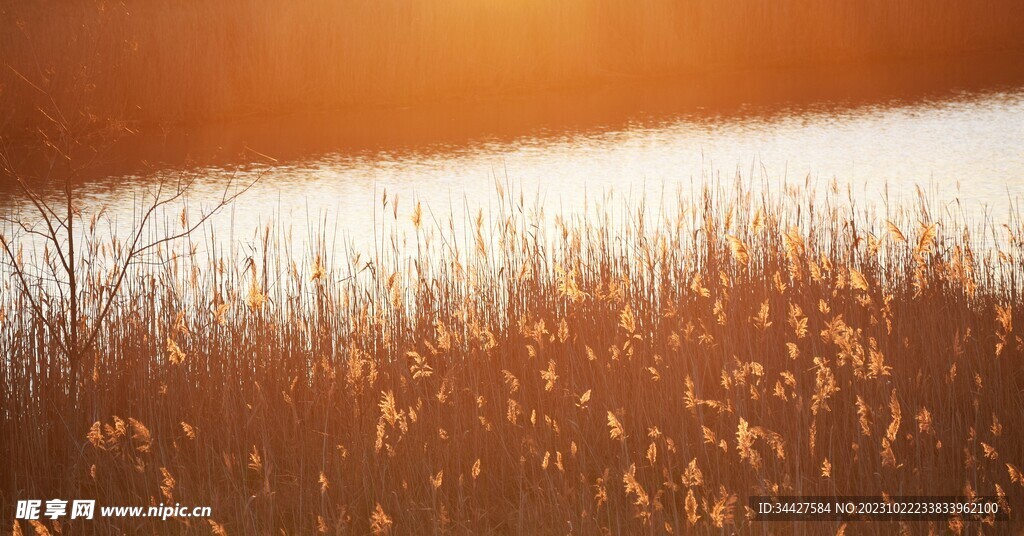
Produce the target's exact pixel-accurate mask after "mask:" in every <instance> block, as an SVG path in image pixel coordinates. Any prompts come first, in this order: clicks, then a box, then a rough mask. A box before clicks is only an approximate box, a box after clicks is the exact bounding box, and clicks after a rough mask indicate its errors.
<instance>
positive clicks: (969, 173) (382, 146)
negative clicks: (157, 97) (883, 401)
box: [5, 60, 1024, 246]
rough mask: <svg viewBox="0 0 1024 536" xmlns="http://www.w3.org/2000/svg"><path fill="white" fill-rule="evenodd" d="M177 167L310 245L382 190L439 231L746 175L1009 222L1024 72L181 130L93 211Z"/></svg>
mask: <svg viewBox="0 0 1024 536" xmlns="http://www.w3.org/2000/svg"><path fill="white" fill-rule="evenodd" d="M181 173H187V174H189V175H194V176H197V177H199V181H198V186H197V188H196V191H195V192H193V193H192V195H191V197H190V201H189V202H190V203H191V204H193V205H200V204H204V203H206V204H208V203H210V202H212V200H213V199H215V198H216V196H217V195H218V194H219V192H220V191H221V189H222V187H223V185H224V184H225V182H226V181H227V180H228V179H229V178H230V177H235V178H236V179H238V180H242V181H244V180H246V179H248V178H251V177H253V176H254V174H256V173H259V174H260V175H261V177H262V178H261V180H260V182H259V183H258V184H257V185H256V186H255V187H254V188H253V189H252V190H251V191H249V192H247V193H246V194H245V195H244V197H242V198H241V199H240V200H239V201H238V202H237V204H236V205H235V207H234V210H233V211H231V214H230V218H232V219H233V223H232V226H233V228H234V229H237V230H238V233H239V235H240V236H241V235H244V236H251V230H253V229H255V228H256V227H257V226H259V225H261V224H267V223H271V222H277V223H281V222H283V223H285V224H288V225H294V226H295V227H296V231H298V234H299V235H304V234H305V231H306V227H307V222H310V221H314V222H325V221H326V222H327V226H328V227H329V228H330V229H333V230H336V231H337V233H338V234H339V235H340V237H341V238H342V239H344V240H349V241H351V242H353V243H355V244H356V245H357V246H364V245H367V244H368V243H369V242H368V241H369V240H370V237H372V236H373V234H374V230H375V227H376V226H377V223H376V222H379V221H380V219H381V218H382V216H381V209H380V199H381V196H382V194H383V192H384V191H385V190H386V191H387V192H388V193H389V195H390V196H391V198H392V199H394V197H395V196H396V195H397V197H398V199H399V211H400V212H401V213H402V216H401V217H402V218H405V219H407V215H408V214H409V213H410V212H411V210H412V205H413V202H414V200H419V201H421V202H422V203H423V205H424V207H425V213H426V214H428V217H436V218H438V219H440V220H445V219H447V216H448V215H449V214H451V213H452V212H454V213H455V214H457V215H458V214H462V213H463V209H464V208H466V207H468V208H469V211H470V212H471V213H475V212H476V209H477V208H483V209H484V210H487V209H488V208H489V207H493V206H494V203H495V199H496V187H495V184H496V181H497V182H503V183H505V184H506V185H512V186H513V187H515V188H517V189H518V188H522V190H523V191H524V192H526V196H527V197H528V198H529V199H532V200H535V201H536V202H538V203H541V204H542V205H543V207H544V208H545V209H546V211H547V212H548V213H557V212H563V213H571V212H574V211H578V210H580V209H581V207H583V204H584V202H585V201H587V200H589V201H590V202H591V203H593V201H594V200H596V199H601V198H603V197H604V195H605V194H607V193H608V192H612V191H614V192H617V194H618V196H619V197H621V198H625V199H630V200H632V201H633V202H636V201H638V200H639V199H646V200H649V201H650V200H653V201H655V202H656V201H657V200H659V199H660V198H662V196H663V195H665V192H667V193H668V195H671V196H672V197H674V196H675V195H676V192H677V191H682V192H684V195H685V193H686V192H690V191H698V190H699V187H700V185H701V183H702V182H705V181H708V180H711V179H712V178H714V177H721V178H724V179H726V180H732V178H733V177H735V176H736V174H737V173H739V174H740V175H741V176H742V177H743V178H744V180H749V181H752V182H754V183H757V184H758V185H762V186H764V185H767V186H769V187H772V186H776V185H781V184H783V183H803V182H804V180H805V179H806V178H809V179H810V181H811V182H812V183H816V184H818V185H820V187H821V189H824V188H825V186H827V185H828V184H829V183H831V181H832V180H833V179H835V180H836V181H838V182H839V183H840V184H849V185H850V186H851V188H852V191H853V192H854V195H855V197H857V198H858V199H862V200H863V201H864V202H866V203H876V204H878V203H881V202H882V201H883V194H884V192H886V190H887V191H888V194H889V196H890V198H891V199H893V200H896V201H898V200H912V199H913V198H914V196H915V187H916V186H922V187H924V188H925V189H926V190H928V191H930V192H935V193H936V195H937V197H938V198H940V199H947V200H950V199H953V198H959V199H960V200H961V201H962V206H963V207H965V210H966V211H967V213H968V215H969V216H971V217H973V218H975V219H981V218H982V217H984V214H985V211H988V213H989V214H991V215H992V216H994V217H995V218H996V219H1005V218H1006V214H1007V213H1008V211H1009V210H1010V209H1011V206H1012V204H1013V203H1015V202H1017V201H1019V200H1020V198H1021V196H1022V195H1024V69H1022V68H1021V65H1020V62H1009V63H1007V62H985V61H976V60H970V61H964V62H958V63H948V62H944V63H920V62H919V63H915V64H912V65H888V66H883V67H870V68H869V67H861V68H849V67H847V68H835V69H831V70H824V71H823V70H815V71H798V70H788V71H787V70H780V71H773V72H768V73H763V72H761V73H731V74H723V75H714V76H705V77H700V78H698V79H694V80H675V81H665V82H659V83H645V84H639V83H635V82H623V83H621V84H612V85H609V86H606V87H604V88H602V89H597V90H593V89H591V90H575V91H560V92H551V93H546V94H541V95H532V96H527V97H502V96H493V97H488V98H482V99H479V100H477V101H473V102H455V103H437V104H434V105H430V106H425V107H418V108H410V109H403V110H368V111H367V110H364V111H360V112H340V113H323V114H307V115H295V116H289V117H283V118H275V119H242V120H236V121H232V122H226V123H223V124H218V125H207V126H204V127H201V128H177V129H171V130H166V131H163V132H161V133H160V134H159V135H154V134H149V135H139V136H136V137H133V138H131V139H129V140H127V141H125V142H122V143H120V144H119V145H118V146H117V147H115V148H113V149H112V150H111V152H110V153H109V156H108V157H106V159H105V160H104V161H102V162H101V164H100V166H99V167H98V168H97V171H96V172H94V174H93V176H92V177H91V178H90V179H89V180H88V181H86V182H85V183H84V184H83V185H82V186H81V187H80V192H81V193H82V195H83V199H84V201H83V205H84V208H86V209H87V210H90V209H91V210H96V209H98V208H99V207H105V208H106V209H107V210H108V211H109V212H108V214H111V215H113V217H115V218H116V219H117V220H118V221H123V222H126V221H130V213H131V210H132V208H133V202H134V198H135V196H136V195H137V194H138V192H139V191H141V189H144V188H146V187H147V185H151V184H152V183H153V182H154V181H155V180H157V179H158V178H159V177H168V176H170V177H173V176H176V175H179V174H181ZM8 192H9V191H8ZM6 198H7V199H8V200H7V201H5V204H6V205H11V201H10V199H13V196H11V195H7V196H6ZM374 207H376V212H375V208H374ZM426 209H429V212H428V211H427V210H426ZM389 211H390V207H389ZM457 217H461V216H457ZM221 221H224V220H223V219H222V220H221ZM218 232H220V234H221V235H224V234H225V233H224V232H223V231H218Z"/></svg>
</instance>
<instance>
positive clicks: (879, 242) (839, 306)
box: [0, 187, 1024, 534]
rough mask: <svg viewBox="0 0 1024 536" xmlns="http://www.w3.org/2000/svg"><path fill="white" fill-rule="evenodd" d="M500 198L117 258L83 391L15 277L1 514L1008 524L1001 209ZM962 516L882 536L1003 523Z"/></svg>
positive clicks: (593, 524) (1012, 492) (810, 199)
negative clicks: (32, 501) (946, 506)
mask: <svg viewBox="0 0 1024 536" xmlns="http://www.w3.org/2000/svg"><path fill="white" fill-rule="evenodd" d="M500 198H501V199H502V202H501V203H500V204H499V205H497V206H496V208H494V209H493V211H492V212H490V213H484V212H478V213H476V214H473V215H472V217H471V218H470V219H469V220H468V221H466V222H465V224H466V225H464V226H463V225H457V224H456V222H453V221H444V222H437V221H435V220H434V219H433V218H432V216H431V215H430V214H431V213H430V211H429V210H428V208H429V207H422V206H420V205H419V204H415V205H412V206H399V205H397V204H396V202H395V200H394V199H388V198H387V196H386V194H385V197H384V199H382V200H381V203H382V204H381V206H380V208H381V211H380V212H381V213H384V214H386V217H384V218H383V221H381V222H380V223H381V225H382V228H384V229H385V231H384V233H383V235H382V236H381V237H380V242H379V245H378V246H377V247H376V248H375V249H376V251H374V252H366V253H365V254H362V255H360V254H358V253H357V252H354V251H346V250H345V249H344V248H342V250H341V251H337V248H335V247H333V245H332V242H331V240H330V237H329V235H328V234H327V233H324V232H316V230H315V229H316V228H315V226H313V225H311V229H313V231H312V232H311V233H310V234H309V237H307V238H306V239H305V240H304V241H305V242H306V243H307V246H305V247H303V246H299V245H297V244H301V243H302V242H303V240H298V239H297V237H294V236H291V235H289V234H288V233H287V229H285V228H284V227H283V226H275V227H270V226H268V227H266V228H264V229H260V230H258V231H257V232H256V234H255V237H257V243H258V244H259V245H258V247H257V249H256V252H255V253H254V254H253V255H252V256H242V255H239V256H231V254H230V253H224V252H222V251H220V250H219V249H217V248H213V247H210V246H209V244H216V243H217V240H215V239H214V238H209V239H207V240H205V241H204V240H199V239H198V238H197V239H196V242H197V244H190V243H181V244H177V245H174V246H173V247H170V248H168V249H166V250H164V251H162V252H161V253H160V255H161V257H162V261H161V262H159V263H157V264H146V265H143V266H139V267H137V268H136V271H135V272H134V273H133V274H132V277H131V280H130V283H129V285H128V286H127V287H126V290H125V292H126V294H125V296H124V299H123V300H121V301H118V302H117V305H116V307H115V310H114V312H113V314H112V315H111V316H110V317H109V319H108V321H107V323H106V325H105V327H104V330H103V335H102V339H101V340H100V341H99V343H98V345H97V347H96V350H95V351H94V352H92V353H91V354H90V355H88V356H86V365H85V368H86V374H83V375H80V376H79V377H80V378H81V385H80V386H79V388H78V389H70V388H69V385H68V383H67V382H68V378H69V374H68V371H67V368H66V366H65V364H64V363H63V361H62V359H61V358H60V352H59V351H58V348H57V346H56V344H55V342H54V338H53V335H52V334H51V333H49V332H48V331H47V330H46V327H45V324H44V323H43V322H41V321H39V320H38V319H34V317H33V315H32V314H31V311H30V309H28V308H27V306H26V303H25V299H24V296H23V295H22V293H20V292H18V291H16V287H14V286H12V285H13V283H12V282H11V281H10V280H6V281H5V283H4V284H3V287H2V291H0V318H2V321H0V355H2V356H3V359H0V393H2V397H0V400H2V405H0V442H2V445H0V446H2V449H0V450H2V451H3V452H4V462H3V463H4V464H6V466H5V469H4V471H3V472H2V475H0V499H2V501H0V511H3V512H4V513H5V514H4V516H5V518H6V519H10V517H7V516H8V514H7V512H11V511H12V508H13V501H15V500H16V499H24V498H42V499H47V498H65V499H68V498H91V499H95V500H97V503H98V504H100V505H150V504H160V503H164V504H174V503H180V504H187V505H209V506H211V507H212V508H213V517H212V518H211V519H210V520H203V519H192V520H182V519H178V520H172V521H158V520H148V519H104V520H99V521H91V522H80V521H74V522H70V523H69V522H68V521H67V520H65V521H64V525H63V526H62V528H63V530H65V531H71V532H72V533H89V532H102V533H106V532H128V533H141V532H154V531H155V532H160V533H165V532H168V531H171V532H180V533H209V532H211V531H212V532H214V533H227V534H271V533H274V534H277V533H281V532H284V533H288V534H293V533H294V534H313V533H339V534H347V533H359V534H364V533H369V532H372V533H378V534H382V533H389V532H390V533H395V534H412V533H416V534H423V533H449V532H450V533H523V534H536V533H553V532H560V533H561V532H564V533H571V534H598V533H613V534H622V533H633V534H642V533H652V534H653V533H665V532H671V533H686V532H689V531H691V530H700V531H706V532H719V531H725V532H730V531H732V530H738V531H741V532H747V531H760V530H762V528H763V527H759V526H758V525H757V524H756V523H753V522H751V521H750V520H749V519H748V517H747V514H748V512H747V511H746V509H745V505H746V500H747V497H748V496H750V495H755V494H769V495H771V494H803V495H813V494H820V495H833V494H841V495H857V494H862V495H878V494H881V493H888V494H893V495H897V494H899V495H915V494H917V495H943V494H944V495H973V494H977V495H992V496H999V497H1001V501H1003V503H1004V506H1006V507H1008V508H1012V509H1013V511H1012V513H1011V516H1012V519H1016V518H1017V517H1018V516H1019V515H1020V512H1024V510H1022V508H1024V504H1021V497H1024V493H1022V489H1021V488H1022V487H1024V480H1022V473H1021V467H1024V446H1022V443H1021V442H1020V441H1019V438H1020V432H1019V430H1021V429H1022V427H1024V368H1022V367H1021V358H1022V357H1024V344H1022V340H1021V337H1020V335H1019V330H1017V329H1016V327H1015V325H1014V321H1015V319H1016V318H1019V317H1020V315H1021V313H1022V310H1021V309H1022V308H1021V300H1020V289H1019V286H1018V285H1019V278H1020V276H1021V267H1022V264H1021V258H1022V257H1021V256H1022V254H1024V251H1022V243H1021V240H1020V237H1021V236H1024V234H1022V229H1021V225H1020V220H1019V219H1017V218H1015V217H1012V216H1011V217H1009V218H1008V219H1007V220H1006V221H1005V223H1006V225H1005V226H1000V225H998V224H999V223H1001V222H998V221H997V222H995V223H991V222H990V224H989V225H988V226H987V227H979V226H974V227H972V226H969V225H967V224H966V223H964V222H962V221H960V220H959V218H957V217H956V214H957V211H956V205H955V204H954V205H941V204H938V203H935V202H934V201H931V202H929V201H924V200H922V201H921V202H920V203H918V204H904V205H902V206H891V207H886V208H885V209H883V210H881V211H876V210H868V209H864V208H857V207H855V206H854V205H853V204H852V203H849V202H845V201H843V197H842V195H840V194H839V192H838V190H832V191H830V192H829V193H826V194H825V195H824V197H822V195H820V194H818V195H816V194H813V193H810V192H809V191H808V190H807V189H805V188H788V189H787V190H786V191H785V192H780V193H778V194H769V193H765V194H759V195H755V194H753V193H752V192H750V191H749V190H746V189H744V188H742V187H736V188H731V187H729V188H725V187H713V188H710V187H709V188H707V189H705V190H704V191H703V192H702V193H699V194H698V195H697V196H696V197H692V198H691V197H686V196H680V198H679V202H678V204H677V205H676V204H674V203H666V205H665V207H661V208H657V209H655V208H652V207H645V206H642V205H641V206H625V205H619V204H617V203H612V202H608V203H606V204H604V205H603V206H602V207H600V208H597V209H594V208H593V207H591V209H590V210H589V211H588V212H587V213H586V214H582V213H581V214H576V215H566V216H565V218H564V219H563V218H562V217H555V218H553V219H552V218H551V217H549V216H547V215H545V214H544V213H543V211H542V210H541V208H542V207H535V206H530V205H529V204H528V203H524V202H523V200H522V197H521V196H516V195H514V194H513V193H511V192H510V191H505V190H502V191H501V192H500ZM669 206H671V207H672V208H671V209H669V208H666V207H669ZM552 221H554V223H552ZM203 243H205V244H207V245H206V246H205V247H197V246H202V245H203ZM93 244H95V248H94V250H93V257H91V258H93V259H94V260H96V261H97V262H95V263H90V264H89V266H90V267H95V268H94V269H95V273H90V274H89V277H88V278H84V279H83V280H88V281H90V282H91V283H90V287H89V288H87V289H85V290H83V291H82V292H83V296H96V295H101V293H97V292H98V289H100V287H102V285H103V284H104V283H103V282H104V280H103V277H104V274H103V270H102V265H103V263H102V258H103V255H104V251H105V248H104V247H103V245H102V244H103V240H102V239H97V240H96V241H95V242H93ZM25 259H26V260H25V266H27V267H28V266H31V262H30V260H31V255H28V254H26V257H25ZM46 288H47V287H46V286H45V285H41V286H39V287H38V288H37V290H36V292H39V293H40V296H41V297H46V298H47V299H49V300H54V299H56V298H55V297H54V296H52V295H46V292H48V291H47V290H46ZM48 303H53V302H52V301H50V302H48ZM54 310H57V308H55V309H54ZM82 311H83V313H82V314H83V315H86V316H88V315H95V314H96V311H95V310H94V308H92V307H90V305H89V303H88V300H86V302H85V304H84V305H83V307H82ZM70 393H76V395H75V398H74V399H71V398H70V395H69V394H70ZM8 523H9V522H8ZM975 524H977V525H979V526H978V527H974V526H972V525H971V524H969V523H961V522H958V521H951V522H949V523H946V522H941V523H940V522H928V523H921V524H913V526H904V527H902V529H905V530H912V531H918V530H924V528H927V530H929V531H931V532H935V533H942V532H945V531H952V532H961V531H963V530H969V531H971V532H972V533H973V532H974V531H975V530H981V531H982V532H984V533H1001V532H1002V531H1003V530H1005V529H1007V527H1008V526H1007V525H1004V524H996V525H991V526H990V525H987V524H978V523H975ZM45 526H46V527H48V528H49V530H51V531H56V530H57V527H56V526H54V525H53V524H51V523H50V522H48V521H47V522H45ZM8 527H10V525H9V524H8ZM787 527H788V528H787ZM15 528H16V529H19V530H24V531H26V533H27V532H28V531H30V530H32V528H31V527H29V526H28V525H21V526H18V525H17V523H15ZM856 528H857V531H858V533H879V534H890V533H893V531H895V530H897V529H901V527H898V526H896V525H894V524H878V523H875V524H858V526H857V527H856ZM776 529H778V530H780V531H782V532H786V531H793V532H800V533H808V532H810V533H827V534H833V533H835V532H836V531H840V530H844V528H843V527H842V524H840V523H821V524H817V525H801V526H799V527H795V526H787V525H782V526H775V528H774V529H773V530H776ZM851 530H852V528H851ZM219 531H220V532H219ZM65 533H67V532H65Z"/></svg>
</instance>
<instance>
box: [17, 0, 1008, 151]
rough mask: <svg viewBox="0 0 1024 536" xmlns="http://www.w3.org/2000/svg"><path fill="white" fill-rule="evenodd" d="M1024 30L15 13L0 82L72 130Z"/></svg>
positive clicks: (624, 14) (774, 13)
mask: <svg viewBox="0 0 1024 536" xmlns="http://www.w3.org/2000/svg"><path fill="white" fill-rule="evenodd" d="M1022 26H1024V10H1021V9H1020V7H1019V5H1018V4H1017V3H1016V2H1014V1H1013V0H980V1H968V0H900V1H898V2H894V1H889V0H867V1H860V2H820V1H814V0H787V1H785V2H781V3H780V2H765V1H763V0H730V1H724V2H723V1H712V0H697V1H688V2H675V1H669V0H642V1H622V0H603V1H596V0H569V1H561V2H550V1H546V0H515V1H513V0H493V1H490V0H488V1H477V0H414V1H403V0H375V1H364V0H346V1H335V0H306V1H303V2H289V1H284V0H255V1H252V0H246V1H241V0H224V1H219V2H197V1H191V2H167V1H129V2H107V1H100V0H75V1H73V2H63V3H61V4H60V5H59V6H57V5H55V4H53V3H52V2H46V1H38V0H37V1H24V2H7V3H5V4H4V5H3V6H0V63H3V64H7V65H9V66H10V67H12V68H13V70H12V69H9V68H8V67H7V66H4V68H3V69H2V71H0V84H3V92H2V94H0V98H3V99H5V106H4V108H5V110H7V111H9V112H10V113H5V114H4V116H5V119H4V120H0V130H6V131H19V130H22V129H24V128H25V127H33V126H35V125H36V124H38V122H39V121H41V119H40V117H39V116H38V114H37V113H36V111H35V108H37V107H39V106H43V107H45V108H46V109H47V110H48V111H50V113H52V111H51V103H50V102H49V97H54V99H55V100H56V101H57V103H58V104H59V105H60V107H61V108H62V109H64V110H66V111H67V113H68V115H69V117H68V119H74V120H80V121H88V120H89V118H90V117H102V118H111V117H113V118H123V119H128V120H143V121H147V122H156V123H166V122H180V121H186V122H187V121H191V122H197V121H206V120H210V119H214V118H218V117H225V116H235V115H240V114H252V113H256V114H259V113H267V112H284V111H290V110H298V109H318V108H324V107H344V106H362V107H365V106H374V105H403V104H408V103H412V102H418V101H422V100H430V99H447V98H454V97H464V96H478V95H481V94H488V93H502V92H509V91H522V90H531V89H540V88H546V87H551V86H581V85H588V84H593V83H595V82H598V81H607V80H609V79H616V78H621V77H651V76H672V75H684V74H689V73H694V72H700V71H706V70H715V69H723V68H737V67H752V66H753V67H764V66H778V65H808V64H812V65H813V64H823V63H830V64H835V63H849V62H864V61H873V60H879V59H892V58H910V57H921V56H936V55H938V56H942V55H950V54H960V53H968V52H984V53H995V52H998V51H1007V52H1013V51H1019V50H1020V47H1021V44H1022V43H1021V39H1020V32H1019V31H1018V30H1019V28H1020V27H1022ZM15 71H17V73H21V74H22V75H24V76H25V77H26V78H28V79H29V80H30V81H31V82H32V83H33V84H35V85H36V86H38V88H35V89H34V88H32V87H31V86H29V84H27V83H26V82H25V81H24V80H22V79H21V78H20V77H19V76H18V75H17V74H16V73H15ZM37 89H38V90H42V91H38V90H37ZM47 93H48V94H49V95H48V96H47V95H46V94H47ZM72 111H74V113H72Z"/></svg>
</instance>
